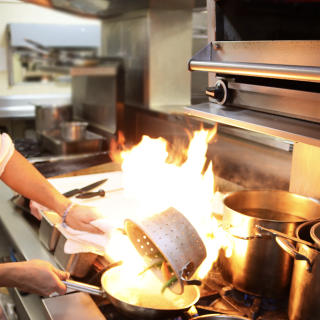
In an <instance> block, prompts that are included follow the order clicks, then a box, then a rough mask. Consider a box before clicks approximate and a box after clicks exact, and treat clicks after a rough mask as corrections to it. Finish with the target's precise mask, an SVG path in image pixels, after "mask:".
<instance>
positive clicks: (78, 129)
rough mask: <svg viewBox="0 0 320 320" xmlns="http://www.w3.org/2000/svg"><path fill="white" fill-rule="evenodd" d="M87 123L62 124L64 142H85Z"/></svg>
mask: <svg viewBox="0 0 320 320" xmlns="http://www.w3.org/2000/svg"><path fill="white" fill-rule="evenodd" d="M87 126H88V123H87V122H76V121H72V122H63V123H61V124H60V128H61V138H62V140H64V141H79V140H85V138H86V131H87Z"/></svg>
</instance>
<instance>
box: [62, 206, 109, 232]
mask: <svg viewBox="0 0 320 320" xmlns="http://www.w3.org/2000/svg"><path fill="white" fill-rule="evenodd" d="M102 218H104V216H103V214H102V213H101V212H100V210H99V209H97V208H94V207H87V206H81V205H78V204H76V205H75V206H74V207H72V208H71V210H70V211H69V212H68V214H67V217H66V219H65V220H66V223H67V224H68V226H69V227H71V228H73V229H76V230H80V231H86V232H90V233H96V234H104V232H103V231H101V230H99V229H98V228H96V227H94V226H92V225H91V224H90V222H91V221H94V220H98V219H102Z"/></svg>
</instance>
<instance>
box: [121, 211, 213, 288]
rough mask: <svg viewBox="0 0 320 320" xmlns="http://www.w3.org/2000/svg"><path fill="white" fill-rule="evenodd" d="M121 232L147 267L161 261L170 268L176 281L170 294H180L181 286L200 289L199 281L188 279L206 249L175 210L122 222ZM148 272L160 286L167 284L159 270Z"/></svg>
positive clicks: (194, 231) (202, 259)
mask: <svg viewBox="0 0 320 320" xmlns="http://www.w3.org/2000/svg"><path fill="white" fill-rule="evenodd" d="M125 231H126V234H127V235H128V237H129V239H130V241H131V242H132V243H133V245H134V246H135V248H136V250H137V251H138V253H139V254H140V256H141V257H142V258H143V259H144V260H145V262H146V264H147V265H148V266H150V265H152V264H154V263H156V262H160V261H163V260H165V261H167V262H168V263H169V264H170V266H171V268H172V269H173V271H174V275H175V276H176V277H177V281H176V282H174V283H173V284H171V285H170V287H169V288H170V290H171V291H172V292H174V293H176V294H182V293H183V292H184V289H185V288H184V286H188V285H201V281H199V280H190V278H191V277H192V275H193V274H194V273H195V271H196V270H197V269H198V267H199V266H200V265H201V263H202V262H203V261H204V259H205V258H206V256H207V251H206V247H205V245H204V243H203V241H202V239H201V238H200V236H199V234H198V232H197V231H196V229H195V228H194V226H193V225H192V224H191V223H190V222H189V220H188V219H186V218H185V216H184V215H183V214H182V213H180V212H179V211H178V210H176V209H174V208H169V209H167V210H166V211H163V212H161V213H158V214H154V215H150V216H147V217H144V218H142V220H137V219H126V220H125ZM151 270H152V272H153V273H154V274H155V276H156V277H157V278H158V279H159V280H160V281H161V282H162V283H165V282H166V281H167V279H165V278H164V276H163V274H162V272H161V270H159V269H157V268H152V269H151ZM172 275H173V274H172Z"/></svg>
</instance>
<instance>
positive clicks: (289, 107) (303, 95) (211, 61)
mask: <svg viewBox="0 0 320 320" xmlns="http://www.w3.org/2000/svg"><path fill="white" fill-rule="evenodd" d="M208 21H209V22H210V23H211V22H212V23H213V24H215V22H214V21H211V13H210V14H208ZM210 23H209V25H210ZM209 35H210V36H209V40H211V41H212V40H215V39H214V38H213V37H214V32H213V33H211V32H209ZM216 45H219V49H215V47H216ZM319 46H320V41H219V42H217V41H213V42H210V43H209V44H208V45H207V46H206V47H204V48H203V49H202V50H201V51H200V52H198V53H197V54H196V55H195V56H194V57H193V58H192V59H191V60H190V61H189V63H190V66H189V68H191V69H192V68H193V66H196V65H197V66H198V67H196V69H201V70H204V69H205V67H204V65H207V66H209V65H211V67H212V68H209V69H210V70H211V71H212V72H213V71H215V72H219V73H220V74H221V73H222V74H224V77H225V79H226V81H228V82H229V88H230V89H231V90H230V91H231V92H230V96H231V98H230V99H229V101H228V103H229V105H233V106H239V107H242V108H246V109H253V110H261V111H264V112H268V113H272V114H280V115H286V116H289V117H293V118H298V119H303V120H309V121H316V122H320V116H319V113H318V109H319V96H318V94H317V92H318V91H319V90H318V89H316V88H315V87H314V88H311V87H308V86H307V85H305V84H303V83H302V82H299V84H293V83H289V82H287V83H286V84H284V82H281V81H280V82H279V80H278V82H277V83H276V82H271V81H269V82H268V83H266V81H264V82H263V83H265V84H262V85H259V81H258V80H257V79H255V80H253V78H251V80H249V84H247V83H242V82H245V81H248V79H247V80H245V79H234V78H235V77H237V75H245V76H249V77H250V76H251V77H256V76H258V77H263V78H273V79H277V78H279V79H290V80H299V81H316V82H318V80H319V77H318V76H315V73H316V72H317V70H318V71H319V67H320V64H319V61H318V59H317V54H316V52H317V48H319ZM293 48H294V49H293ZM293 51H294V52H293ZM256 67H257V68H256ZM214 68H215V69H214ZM304 71H307V72H306V73H305V74H303V73H304ZM309 71H310V72H309ZM228 74H229V76H228ZM219 78H220V77H219V75H217V74H215V73H210V74H209V86H210V87H212V86H214V85H215V83H216V81H217V80H218V79H219ZM238 78H239V77H238ZM264 80H266V79H264ZM234 81H236V83H234ZM250 81H251V82H252V83H251V84H250ZM238 82H240V83H238ZM312 85H316V84H315V83H313V84H312ZM281 86H283V88H282V87H281ZM204 89H205V88H203V90H204ZM251 89H252V90H251ZM210 101H211V102H215V101H214V100H213V99H212V98H210Z"/></svg>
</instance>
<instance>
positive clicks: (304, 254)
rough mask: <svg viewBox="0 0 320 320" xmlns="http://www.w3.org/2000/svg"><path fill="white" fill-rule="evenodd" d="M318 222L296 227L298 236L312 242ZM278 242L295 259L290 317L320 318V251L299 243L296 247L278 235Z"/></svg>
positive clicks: (292, 318)
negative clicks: (314, 228) (312, 235)
mask: <svg viewBox="0 0 320 320" xmlns="http://www.w3.org/2000/svg"><path fill="white" fill-rule="evenodd" d="M317 222H318V221H315V222H314V221H313V222H306V223H304V224H302V225H300V226H299V227H298V228H297V229H296V237H297V238H300V239H302V240H306V241H309V242H311V241H312V239H311V236H310V229H311V228H312V226H313V225H315V224H316V223H317ZM277 242H278V244H279V245H280V246H281V247H282V248H283V249H284V250H285V251H286V252H288V253H289V254H290V255H291V256H292V257H293V258H294V259H295V261H294V268H293V274H292V283H291V289H290V296H289V313H288V315H289V319H290V320H305V319H308V320H318V319H320V307H319V306H320V286H319V283H320V252H319V251H318V250H315V249H312V248H310V247H308V246H307V245H304V244H299V243H298V244H297V249H295V248H294V247H293V246H292V245H291V244H290V243H289V242H288V241H287V240H286V239H284V238H279V237H277Z"/></svg>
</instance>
